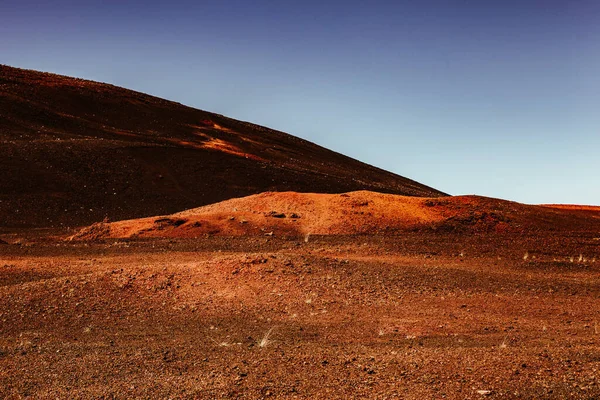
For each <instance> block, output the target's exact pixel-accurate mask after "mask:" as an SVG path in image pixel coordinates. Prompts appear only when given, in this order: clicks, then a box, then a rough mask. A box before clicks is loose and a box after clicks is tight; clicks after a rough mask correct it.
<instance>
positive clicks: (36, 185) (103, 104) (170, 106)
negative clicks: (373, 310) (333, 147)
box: [0, 65, 444, 227]
mask: <svg viewBox="0 0 600 400" xmlns="http://www.w3.org/2000/svg"><path fill="white" fill-rule="evenodd" d="M199 79H201V77H199ZM0 171H2V172H1V176H2V179H0V227H61V226H81V225H85V224H91V223H92V222H94V221H100V220H102V219H104V218H105V217H108V218H110V219H111V220H117V219H126V218H138V217H143V216H151V215H159V214H170V213H173V212H176V211H178V210H184V209H188V208H192V207H198V206H201V205H205V204H212V203H215V202H218V201H222V200H225V199H230V198H233V197H241V196H247V195H250V194H254V193H260V192H264V191H289V190H293V191H298V192H317V193H341V192H345V191H353V190H373V191H378V192H386V193H395V194H403V195H409V196H427V197H432V196H442V195H444V194H443V193H441V192H440V191H437V190H435V189H432V188H430V187H427V186H425V185H422V184H420V183H418V182H415V181H412V180H410V179H407V178H403V177H401V176H398V175H395V174H392V173H390V172H387V171H383V170H381V169H379V168H375V167H372V166H370V165H367V164H364V163H361V162H359V161H357V160H354V159H351V158H349V157H346V156H343V155H341V154H339V153H335V152H333V151H330V150H327V149H325V148H323V147H320V146H317V145H315V144H313V143H310V142H308V141H306V140H302V139H299V138H297V137H294V136H291V135H288V134H286V133H283V132H279V131H274V130H271V129H268V128H265V127H262V126H258V125H254V124H251V123H247V122H242V121H236V120H233V119H231V118H227V117H224V116H222V115H218V114H213V113H209V112H205V111H201V110H197V109H193V108H190V107H186V106H183V105H181V104H179V103H175V102H171V101H167V100H163V99H160V98H157V97H153V96H149V95H145V94H143V93H139V92H134V91H131V90H127V89H123V88H119V87H115V86H112V85H107V84H103V83H98V82H92V81H87V80H82V79H76V78H69V77H65V76H59V75H54V74H47V73H41V72H36V71H27V70H22V69H17V68H12V67H8V66H2V65H0Z"/></svg>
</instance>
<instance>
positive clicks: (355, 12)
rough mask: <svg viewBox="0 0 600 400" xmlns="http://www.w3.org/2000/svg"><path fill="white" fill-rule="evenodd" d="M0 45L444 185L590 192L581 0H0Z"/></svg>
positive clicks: (587, 16) (589, 94) (591, 63)
mask: <svg viewBox="0 0 600 400" xmlns="http://www.w3.org/2000/svg"><path fill="white" fill-rule="evenodd" d="M0 63H3V64H9V65H13V66H16V67H23V68H30V69H37V70H44V71H51V72H56V73H60V74H66V75H72V76H78V77H82V78H88V79H93V80H98V81H103V82H109V83H113V84H116V85H119V86H124V87H128V88H131V89H135V90H139V91H142V92H146V93H150V94H154V95H157V96H160V97H165V98H168V99H171V100H175V101H179V102H181V103H184V104H187V105H190V106H193V107H196V108H200V109H204V110H208V111H214V112H218V113H221V114H225V115H228V116H230V117H233V118H237V119H242V120H247V121H252V122H255V123H258V124H262V125H266V126H269V127H272V128H276V129H280V130H283V131H285V132H288V133H291V134H293V135H296V136H300V137H302V138H305V139H308V140H311V141H313V142H316V143H318V144H320V145H323V146H325V147H328V148H330V149H333V150H336V151H339V152H341V153H344V154H347V155H349V156H352V157H354V158H357V159H359V160H362V161H365V162H368V163H370V164H373V165H376V166H379V167H382V168H385V169H388V170H390V171H393V172H396V173H398V174H400V175H403V176H407V177H410V178H412V179H415V180H417V181H420V182H423V183H425V184H428V185H430V186H433V187H436V188H438V189H441V190H443V191H446V192H449V193H451V194H472V193H476V194H481V195H486V196H493V197H500V198H505V199H510V200H516V201H521V202H527V203H586V204H600V110H598V106H599V105H600V2H598V1H596V0H589V1H586V0H582V1H579V0H569V1H567V0H563V1H553V0H546V1H527V0H522V1H512V0H504V1H481V0H479V1H475V0H468V1H467V0H462V1H460V0H456V1H451V0H447V1H354V0H344V1H341V0H332V1H327V0H321V1H312V0H304V1H285V0H272V1H267V0H254V1H249V0H245V1H227V0H221V1H163V2H159V1H152V0H148V1H117V0H112V1H110V0H108V1H66V0H54V1H48V0H39V1H30V0H4V1H0Z"/></svg>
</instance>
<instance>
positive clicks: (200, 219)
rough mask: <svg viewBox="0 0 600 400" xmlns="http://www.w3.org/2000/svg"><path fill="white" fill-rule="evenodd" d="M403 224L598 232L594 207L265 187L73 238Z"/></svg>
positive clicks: (395, 227)
mask: <svg viewBox="0 0 600 400" xmlns="http://www.w3.org/2000/svg"><path fill="white" fill-rule="evenodd" d="M410 230H435V231H441V232H473V233H480V232H535V231H536V230H543V231H553V230H561V231H567V230H570V231H578V230H600V212H596V213H593V214H591V215H590V213H589V212H581V211H572V210H562V209H553V208H548V207H543V206H530V205H524V204H519V203H515V202H509V201H504V200H498V199H491V198H485V197H479V196H457V197H445V198H420V197H409V196H400V195H391V194H382V193H375V192H368V191H357V192H350V193H344V194H314V193H295V192H285V193H273V192H267V193H262V194H258V195H253V196H248V197H243V198H237V199H231V200H227V201H223V202H220V203H217V204H212V205H208V206H204V207H200V208H195V209H191V210H187V211H183V212H180V213H176V214H171V215H167V216H160V217H152V218H142V219H135V220H126V221H119V222H113V223H99V224H94V225H92V226H90V227H88V228H85V229H83V230H81V231H80V232H79V233H78V234H76V235H75V236H74V237H73V239H82V240H95V239H102V238H133V237H139V238H152V237H202V236H205V235H229V236H237V235H283V236H303V235H310V234H318V235H352V234H382V233H386V234H393V233H400V232H403V231H410Z"/></svg>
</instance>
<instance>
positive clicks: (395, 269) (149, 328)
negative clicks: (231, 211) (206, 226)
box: [0, 233, 600, 399]
mask: <svg viewBox="0 0 600 400" xmlns="http://www.w3.org/2000/svg"><path fill="white" fill-rule="evenodd" d="M597 236H600V235H597ZM4 238H5V239H6V240H7V241H9V242H10V241H14V238H13V237H9V236H5V237H4ZM599 245H600V239H599V238H598V237H594V235H590V234H575V233H573V234H571V235H570V236H563V237H547V238H544V239H543V240H541V238H539V237H527V236H520V237H514V236H512V237H508V236H501V235H491V234H490V235H479V236H473V235H465V236H456V235H444V234H436V235H434V234H417V233H406V234H404V235H401V236H396V237H383V236H353V237H348V236H346V237H311V238H310V241H309V242H308V243H305V242H304V241H303V240H301V239H288V240H284V239H281V238H277V237H269V238H267V237H257V238H244V237H240V238H227V237H220V238H218V237H212V238H203V239H199V240H189V239H186V240H183V239H180V240H158V239H156V240H151V241H113V240H111V241H110V242H108V243H95V244H93V243H90V244H85V243H53V242H40V243H37V244H35V245H33V246H28V245H21V246H17V245H1V247H0V295H1V296H2V299H3V301H2V303H1V304H0V397H2V398H15V399H18V398H69V399H73V398H85V399H87V398H173V399H177V398H207V399H209V398H268V397H272V398H315V399H321V398H340V399H342V398H381V399H384V398H390V399H392V398H406V399H428V398H436V399H437V398H449V399H478V398H490V399H495V398H532V399H533V398H556V399H562V398H574V399H594V398H598V397H600V373H599V370H600V346H599V344H600V302H599V301H598V300H599V297H600V251H599V247H600V246H599ZM525 253H527V259H526V260H524V255H525ZM580 254H581V259H580ZM594 257H595V259H594Z"/></svg>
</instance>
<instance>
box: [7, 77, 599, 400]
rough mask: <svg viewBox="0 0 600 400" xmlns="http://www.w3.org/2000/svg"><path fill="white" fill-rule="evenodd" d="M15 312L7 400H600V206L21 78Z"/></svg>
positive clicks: (11, 110) (62, 80) (10, 198)
mask: <svg viewBox="0 0 600 400" xmlns="http://www.w3.org/2000/svg"><path fill="white" fill-rule="evenodd" d="M0 298H1V299H2V301H1V302H0V398H3V399H4V398H6V399H57V398H58V399H236V398H239V399H263V398H290V399H293V398H297V399H353V398H368V399H418V400H422V399H442V398H446V399H486V398H489V399H598V398H600V207H595V206H579V205H525V204H520V203H515V202H511V201H506V200H500V199H493V198H487V197H481V196H447V195H446V194H444V193H442V192H440V191H438V190H435V189H432V188H430V187H428V186H425V185H422V184H420V183H417V182H414V181H411V180H409V179H406V178H403V177H401V176H398V175H395V174H392V173H389V172H386V171H382V170H380V169H377V168H375V167H371V166H368V165H366V164H363V163H360V162H358V161H356V160H353V159H350V158H348V157H345V156H342V155H340V154H337V153H334V152H331V151H329V150H327V149H324V148H321V147H319V146H316V145H314V144H312V143H309V142H306V141H303V140H301V139H298V138H295V137H293V136H290V135H287V134H284V133H282V132H277V131H272V130H270V129H267V128H263V127H259V126H257V125H253V124H249V123H245V122H240V121H235V120H232V119H229V118H227V117H224V116H220V115H217V114H211V113H208V112H204V111H199V110H194V109H191V108H188V107H185V106H182V105H180V104H177V103H173V102H169V101H166V100H162V99H158V98H155V97H151V96H147V95H144V94H141V93H137V92H132V91H128V90H126V89H121V88H116V87H114V86H110V85H106V84H100V83H96V82H90V81H84V80H79V79H75V78H67V77H61V76H58V75H52V74H44V73H39V72H35V71H24V70H19V69H15V68H11V67H5V66H0Z"/></svg>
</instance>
